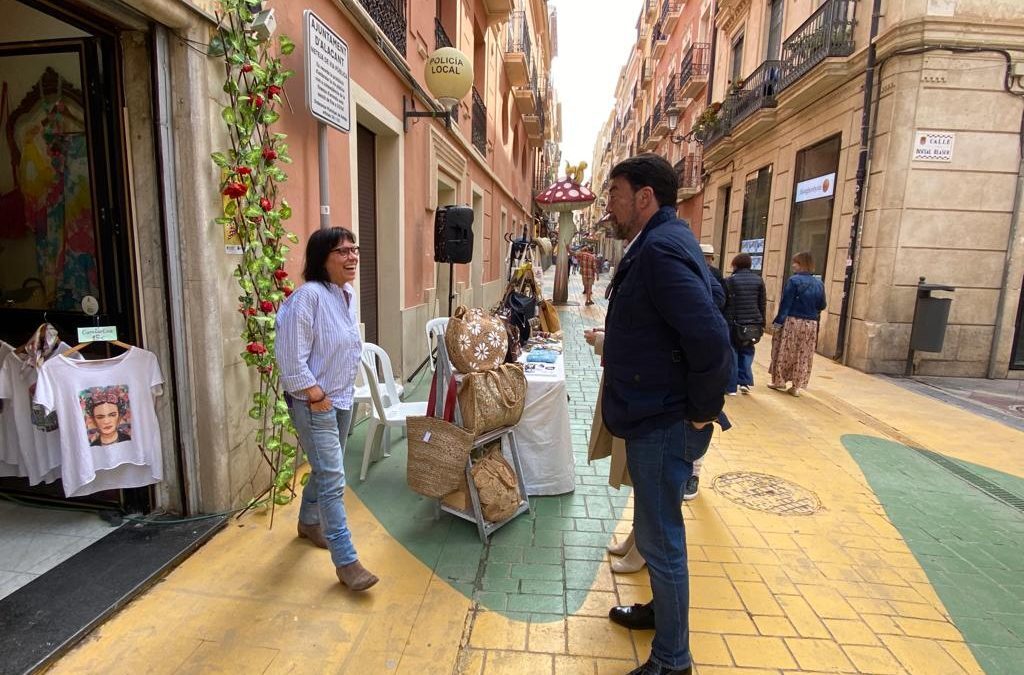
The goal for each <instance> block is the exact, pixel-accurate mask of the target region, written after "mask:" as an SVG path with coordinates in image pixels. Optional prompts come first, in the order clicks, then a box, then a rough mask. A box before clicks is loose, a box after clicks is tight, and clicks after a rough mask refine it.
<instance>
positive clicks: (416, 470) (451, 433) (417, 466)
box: [406, 375, 474, 498]
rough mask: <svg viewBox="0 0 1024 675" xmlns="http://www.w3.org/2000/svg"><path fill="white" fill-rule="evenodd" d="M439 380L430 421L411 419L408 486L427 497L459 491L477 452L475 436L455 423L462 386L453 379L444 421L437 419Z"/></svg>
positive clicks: (432, 394)
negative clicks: (474, 450) (472, 458)
mask: <svg viewBox="0 0 1024 675" xmlns="http://www.w3.org/2000/svg"><path fill="white" fill-rule="evenodd" d="M437 380H438V376H437V375H435V376H434V379H433V381H432V382H431V383H430V397H429V398H428V400H427V415H426V417H410V418H409V419H408V420H407V422H406V424H407V429H408V433H409V461H408V466H407V468H406V482H407V483H408V484H409V487H410V488H412V490H413V491H415V492H418V493H420V494H421V495H423V496H425V497H435V498H436V497H443V496H445V495H446V494H448V493H449V492H454V491H455V490H458V489H459V486H460V485H461V484H462V483H463V481H464V479H465V476H466V460H467V459H469V453H470V452H472V450H473V440H474V436H473V434H471V433H470V432H468V431H466V430H465V429H462V428H460V427H459V426H457V425H455V424H453V423H452V420H453V419H454V415H455V396H456V391H457V390H458V386H457V384H456V382H455V378H454V377H453V378H452V379H451V381H449V383H448V395H447V397H446V398H445V403H444V417H443V418H442V419H438V418H437V417H434V410H435V408H436V405H435V404H436V403H437Z"/></svg>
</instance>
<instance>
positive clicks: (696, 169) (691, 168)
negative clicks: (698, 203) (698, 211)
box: [675, 149, 704, 200]
mask: <svg viewBox="0 0 1024 675" xmlns="http://www.w3.org/2000/svg"><path fill="white" fill-rule="evenodd" d="M675 169H676V175H677V176H678V177H679V194H678V198H679V199H680V200H683V199H689V198H690V197H692V196H694V195H695V194H697V193H698V192H700V188H701V183H702V182H703V178H704V175H703V174H704V164H703V161H702V158H701V152H700V150H699V149H698V150H697V151H696V152H691V153H690V154H689V155H687V156H685V157H683V158H682V159H681V160H679V161H678V162H676V165H675Z"/></svg>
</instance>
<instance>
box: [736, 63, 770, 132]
mask: <svg viewBox="0 0 1024 675" xmlns="http://www.w3.org/2000/svg"><path fill="white" fill-rule="evenodd" d="M781 77H782V63H781V62H780V61H765V62H764V63H762V64H761V65H759V66H758V67H757V69H756V70H754V72H752V73H751V74H750V76H749V77H748V78H747V79H745V80H744V81H743V84H742V85H740V87H739V88H738V89H735V90H734V91H733V95H734V99H735V101H734V105H733V108H732V113H733V114H732V124H733V126H735V125H737V124H739V123H740V122H742V121H743V120H744V119H746V118H747V117H748V116H749V115H751V114H752V113H755V112H757V111H758V110H761V109H762V108H774V107H775V96H776V95H777V94H778V93H779V91H780V90H781V86H780V80H781Z"/></svg>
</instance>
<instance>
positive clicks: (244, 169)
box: [236, 166, 252, 176]
mask: <svg viewBox="0 0 1024 675" xmlns="http://www.w3.org/2000/svg"><path fill="white" fill-rule="evenodd" d="M236 171H238V175H240V176H248V175H249V174H251V173H252V169H250V168H249V167H247V166H240V167H238V168H237V169H236Z"/></svg>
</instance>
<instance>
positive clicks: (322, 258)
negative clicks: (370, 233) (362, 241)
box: [302, 227, 356, 284]
mask: <svg viewBox="0 0 1024 675" xmlns="http://www.w3.org/2000/svg"><path fill="white" fill-rule="evenodd" d="M342 240H344V241H350V242H352V243H353V244H354V243H356V235H354V234H352V230H349V229H346V228H344V227H328V228H325V229H323V230H317V231H316V232H314V233H313V234H311V235H309V241H307V242H306V264H305V267H303V268H302V278H303V279H305V280H306V281H319V282H320V283H322V284H328V283H330V282H331V279H330V277H329V276H327V258H328V256H330V255H331V251H332V250H333V249H335V248H336V247H337V246H338V244H339V243H340V242H341V241H342Z"/></svg>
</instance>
